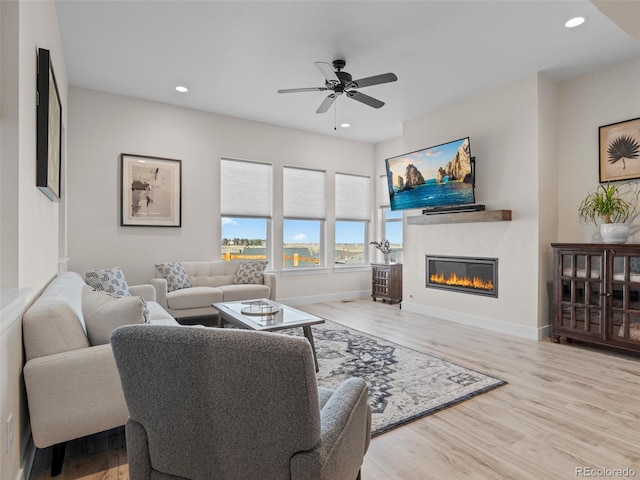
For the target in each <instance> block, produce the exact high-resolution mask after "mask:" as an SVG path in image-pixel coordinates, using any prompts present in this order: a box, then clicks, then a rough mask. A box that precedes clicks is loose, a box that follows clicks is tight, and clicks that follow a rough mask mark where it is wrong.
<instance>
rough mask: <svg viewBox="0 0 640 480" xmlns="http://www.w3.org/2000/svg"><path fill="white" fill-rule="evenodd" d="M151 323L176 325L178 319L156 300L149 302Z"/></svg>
mask: <svg viewBox="0 0 640 480" xmlns="http://www.w3.org/2000/svg"><path fill="white" fill-rule="evenodd" d="M147 308H148V309H149V323H150V324H151V325H176V324H177V322H176V320H175V319H174V318H173V317H172V316H171V314H170V313H169V312H167V311H166V310H165V309H164V308H162V307H161V306H160V304H159V303H156V302H147Z"/></svg>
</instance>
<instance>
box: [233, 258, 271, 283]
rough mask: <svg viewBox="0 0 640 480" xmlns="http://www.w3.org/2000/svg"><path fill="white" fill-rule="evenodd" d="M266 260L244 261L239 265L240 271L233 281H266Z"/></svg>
mask: <svg viewBox="0 0 640 480" xmlns="http://www.w3.org/2000/svg"><path fill="white" fill-rule="evenodd" d="M267 263H269V262H266V261H263V260H258V261H255V262H242V263H241V264H240V265H239V266H238V271H237V272H236V275H235V277H233V283H253V284H259V285H261V284H263V283H264V269H265V268H267Z"/></svg>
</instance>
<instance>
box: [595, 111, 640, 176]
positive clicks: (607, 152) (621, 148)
mask: <svg viewBox="0 0 640 480" xmlns="http://www.w3.org/2000/svg"><path fill="white" fill-rule="evenodd" d="M598 130H599V140H598V142H599V143H598V145H599V152H600V183H605V182H615V181H618V180H632V179H637V178H640V118H633V119H631V120H625V121H623V122H617V123H611V124H609V125H603V126H602V127H600V128H599V129H598Z"/></svg>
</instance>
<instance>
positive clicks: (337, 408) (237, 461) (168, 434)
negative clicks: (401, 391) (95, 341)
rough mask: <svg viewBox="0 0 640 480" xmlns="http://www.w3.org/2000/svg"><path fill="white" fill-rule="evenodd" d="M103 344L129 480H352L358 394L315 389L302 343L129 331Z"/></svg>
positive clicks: (360, 418) (367, 415)
mask: <svg viewBox="0 0 640 480" xmlns="http://www.w3.org/2000/svg"><path fill="white" fill-rule="evenodd" d="M111 344H112V347H113V352H114V356H115V358H116V363H117V366H118V370H119V372H120V379H121V381H122V388H123V390H124V395H125V399H126V402H127V406H128V408H129V420H128V421H127V425H126V436H127V452H128V456H129V473H130V477H131V479H132V480H140V479H150V478H152V477H153V478H154V479H175V478H178V477H180V478H184V479H193V480H205V479H207V480H208V479H212V478H215V479H220V480H245V479H246V480H250V479H255V478H260V479H261V480H275V479H279V480H284V479H292V480H296V479H304V480H341V479H345V480H355V479H356V478H360V466H361V465H362V460H363V457H364V454H365V453H366V451H367V448H368V446H369V439H370V433H371V410H370V408H369V405H368V403H367V386H366V384H365V382H364V381H363V380H361V379H357V378H351V379H349V380H347V381H345V382H344V383H343V384H342V385H341V386H340V387H338V389H336V390H335V391H333V390H328V389H324V388H318V387H317V383H316V374H315V365H314V361H313V355H312V352H311V347H310V345H309V343H308V341H307V340H306V339H305V338H301V337H289V336H286V335H280V334H275V333H266V332H254V331H248V330H239V329H238V330H236V329H215V328H213V329H212V328H185V327H163V326H149V325H132V326H124V327H120V328H118V329H117V330H115V331H114V332H113V333H112V335H111Z"/></svg>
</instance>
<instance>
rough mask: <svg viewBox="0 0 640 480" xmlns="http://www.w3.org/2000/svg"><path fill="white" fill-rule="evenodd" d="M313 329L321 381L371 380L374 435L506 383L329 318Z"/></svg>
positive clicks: (330, 384) (326, 383) (325, 383)
mask: <svg viewBox="0 0 640 480" xmlns="http://www.w3.org/2000/svg"><path fill="white" fill-rule="evenodd" d="M312 329H313V339H314V343H315V345H316V352H317V355H318V364H319V367H320V371H319V372H318V384H319V385H320V386H323V387H328V388H336V387H337V386H338V385H340V384H341V383H342V382H343V381H344V380H345V379H346V378H349V377H360V378H362V379H364V380H365V381H366V382H367V385H368V387H369V404H370V405H371V410H372V428H371V432H372V436H375V435H380V434H381V433H384V432H387V431H389V430H391V429H393V428H396V427H399V426H400V425H403V424H405V423H407V422H410V421H412V420H416V419H418V418H421V417H424V416H426V415H430V414H432V413H434V412H437V411H438V410H442V409H444V408H447V407H451V406H453V405H456V404H457V403H460V402H462V401H464V400H467V399H469V398H471V397H473V396H475V395H479V394H481V393H485V392H488V391H489V390H492V389H494V388H496V387H499V386H501V385H504V384H506V382H505V381H503V380H499V379H497V378H494V377H490V376H488V375H485V374H482V373H479V372H476V371H473V370H469V369H467V368H464V367H461V366H460V365H456V364H454V363H451V362H447V361H445V360H442V359H440V358H437V357H432V356H430V355H426V354H424V353H421V352H417V351H415V350H412V349H410V348H406V347H403V346H401V345H397V344H395V343H392V342H389V341H387V340H383V339H381V338H378V337H374V336H372V335H369V334H366V333H363V332H360V331H358V330H354V329H352V328H349V327H345V326H343V325H340V324H337V323H335V322H331V321H329V320H327V321H326V323H324V324H321V325H314V326H313V327H312ZM287 333H292V334H296V335H298V334H299V335H301V334H302V329H299V328H298V329H293V330H288V331H287Z"/></svg>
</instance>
